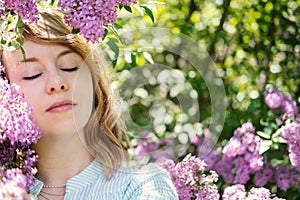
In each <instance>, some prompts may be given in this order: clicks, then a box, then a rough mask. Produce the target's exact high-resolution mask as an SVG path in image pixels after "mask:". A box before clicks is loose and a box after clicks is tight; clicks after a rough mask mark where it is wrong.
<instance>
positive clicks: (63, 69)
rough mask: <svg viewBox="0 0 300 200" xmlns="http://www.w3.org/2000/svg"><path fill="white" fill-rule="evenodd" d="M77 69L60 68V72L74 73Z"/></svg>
mask: <svg viewBox="0 0 300 200" xmlns="http://www.w3.org/2000/svg"><path fill="white" fill-rule="evenodd" d="M78 69H79V67H72V68H61V69H60V70H62V71H65V72H74V71H77V70H78Z"/></svg>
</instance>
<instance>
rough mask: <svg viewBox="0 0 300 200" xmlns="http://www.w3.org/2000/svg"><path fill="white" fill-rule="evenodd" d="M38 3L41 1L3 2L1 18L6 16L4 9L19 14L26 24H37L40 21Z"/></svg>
mask: <svg viewBox="0 0 300 200" xmlns="http://www.w3.org/2000/svg"><path fill="white" fill-rule="evenodd" d="M37 2H39V0H27V1H24V0H2V3H1V4H0V10H1V11H0V16H1V15H3V14H4V8H8V9H10V10H13V11H14V12H15V13H16V14H18V15H19V16H20V17H21V18H22V21H24V22H30V23H33V22H36V21H37V20H38V9H37V5H36V3H37Z"/></svg>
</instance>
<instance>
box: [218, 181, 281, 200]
mask: <svg viewBox="0 0 300 200" xmlns="http://www.w3.org/2000/svg"><path fill="white" fill-rule="evenodd" d="M222 199H223V200H233V199H234V200H271V199H272V198H271V192H270V191H269V190H268V189H266V188H262V187H261V188H254V187H253V188H251V189H250V191H249V192H246V189H245V186H244V185H241V184H237V185H232V186H229V187H226V188H225V190H224V193H223V195H222ZM279 199H281V198H278V197H274V198H273V200H279Z"/></svg>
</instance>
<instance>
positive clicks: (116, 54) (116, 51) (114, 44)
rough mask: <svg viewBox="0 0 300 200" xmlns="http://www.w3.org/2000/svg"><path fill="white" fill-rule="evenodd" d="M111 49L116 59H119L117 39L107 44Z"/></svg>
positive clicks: (110, 40)
mask: <svg viewBox="0 0 300 200" xmlns="http://www.w3.org/2000/svg"><path fill="white" fill-rule="evenodd" d="M107 45H108V46H109V48H110V49H111V50H112V51H113V52H114V53H115V59H118V57H119V46H118V45H117V41H116V40H115V39H112V38H110V39H109V40H108V42H107Z"/></svg>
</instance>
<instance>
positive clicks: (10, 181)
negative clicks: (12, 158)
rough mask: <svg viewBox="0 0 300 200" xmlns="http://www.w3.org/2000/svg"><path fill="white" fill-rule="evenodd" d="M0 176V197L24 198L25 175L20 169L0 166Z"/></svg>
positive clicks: (21, 199) (22, 199) (23, 199)
mask: <svg viewBox="0 0 300 200" xmlns="http://www.w3.org/2000/svg"><path fill="white" fill-rule="evenodd" d="M0 177H1V181H0V199H8V200H9V199H11V200H13V199H20V200H25V199H26V198H25V197H26V195H27V193H26V190H25V189H24V188H26V176H25V175H24V174H23V172H22V171H21V170H20V169H17V168H13V169H4V168H3V167H0Z"/></svg>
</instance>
